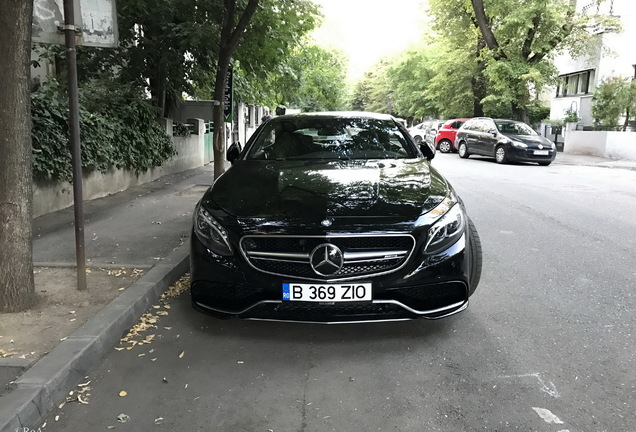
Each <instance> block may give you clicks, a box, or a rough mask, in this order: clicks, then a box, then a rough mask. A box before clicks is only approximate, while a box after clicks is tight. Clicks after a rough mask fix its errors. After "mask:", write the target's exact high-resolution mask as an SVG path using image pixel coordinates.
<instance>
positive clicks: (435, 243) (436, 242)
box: [423, 196, 466, 254]
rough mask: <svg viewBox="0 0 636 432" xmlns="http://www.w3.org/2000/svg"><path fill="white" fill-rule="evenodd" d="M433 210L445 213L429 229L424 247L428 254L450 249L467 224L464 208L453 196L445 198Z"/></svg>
mask: <svg viewBox="0 0 636 432" xmlns="http://www.w3.org/2000/svg"><path fill="white" fill-rule="evenodd" d="M432 212H438V213H443V214H444V215H443V216H442V217H441V218H440V219H439V220H438V221H437V222H435V223H434V224H433V225H432V226H431V227H430V228H429V229H428V233H427V238H426V245H425V246H424V249H423V251H424V253H426V254H435V253H437V252H440V251H443V250H445V249H448V247H449V246H451V245H452V244H453V243H455V242H456V241H457V240H459V238H460V237H461V236H462V234H463V233H464V227H465V225H466V215H465V214H464V210H463V208H462V206H461V204H460V203H459V202H457V201H456V200H454V198H453V197H452V196H451V197H447V198H446V199H444V201H442V202H441V203H440V204H439V205H438V206H437V207H436V208H435V209H433V210H432Z"/></svg>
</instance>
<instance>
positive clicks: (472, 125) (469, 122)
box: [464, 121, 475, 131]
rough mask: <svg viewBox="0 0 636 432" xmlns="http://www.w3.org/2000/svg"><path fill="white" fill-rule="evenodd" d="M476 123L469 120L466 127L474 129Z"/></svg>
mask: <svg viewBox="0 0 636 432" xmlns="http://www.w3.org/2000/svg"><path fill="white" fill-rule="evenodd" d="M474 125H475V122H474V121H467V122H466V124H465V126H464V129H466V130H469V131H471V130H473V129H474Z"/></svg>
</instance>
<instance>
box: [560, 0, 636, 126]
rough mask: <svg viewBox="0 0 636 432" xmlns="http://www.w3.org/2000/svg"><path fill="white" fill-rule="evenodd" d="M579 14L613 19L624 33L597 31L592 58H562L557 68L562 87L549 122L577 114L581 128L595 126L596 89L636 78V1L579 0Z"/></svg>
mask: <svg viewBox="0 0 636 432" xmlns="http://www.w3.org/2000/svg"><path fill="white" fill-rule="evenodd" d="M576 3H577V6H576V8H577V11H578V12H582V13H588V14H597V13H599V14H604V15H611V16H614V17H615V18H618V19H620V21H621V23H622V27H623V28H622V32H620V33H615V32H607V31H605V29H602V28H598V29H597V30H596V32H598V34H597V36H596V37H597V38H598V42H599V43H598V46H596V47H594V48H593V49H592V51H593V53H592V54H591V55H589V56H585V57H579V58H572V57H571V56H569V55H567V54H566V55H562V56H559V57H558V58H557V59H556V60H555V65H556V67H557V69H558V71H559V76H560V84H559V86H558V87H557V89H556V95H555V96H554V97H553V98H552V103H551V106H550V119H551V120H562V119H563V118H564V117H565V116H566V114H567V112H568V111H574V112H576V113H577V114H578V116H579V117H580V119H581V121H580V122H579V123H580V124H582V125H586V126H588V125H592V124H593V122H594V120H593V118H592V95H593V93H594V89H595V88H596V86H597V85H598V84H599V83H601V82H602V81H603V80H606V79H608V78H612V77H623V78H636V25H635V24H636V1H635V0H601V1H599V0H577V2H576Z"/></svg>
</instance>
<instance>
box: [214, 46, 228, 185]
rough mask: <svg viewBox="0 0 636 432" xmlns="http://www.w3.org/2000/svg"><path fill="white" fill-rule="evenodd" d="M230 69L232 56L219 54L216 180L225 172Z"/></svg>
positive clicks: (215, 112) (215, 116)
mask: <svg viewBox="0 0 636 432" xmlns="http://www.w3.org/2000/svg"><path fill="white" fill-rule="evenodd" d="M229 67H230V56H229V55H227V53H224V52H223V50H221V52H219V63H218V67H217V70H216V79H215V81H214V100H217V101H220V102H221V103H220V104H219V105H215V106H214V109H213V111H212V115H213V119H212V120H213V124H214V135H213V138H214V178H215V179H216V178H218V177H219V176H220V175H221V174H223V173H224V172H225V160H226V159H225V115H224V112H223V108H224V105H223V95H224V93H225V77H226V75H227V71H228V68H229Z"/></svg>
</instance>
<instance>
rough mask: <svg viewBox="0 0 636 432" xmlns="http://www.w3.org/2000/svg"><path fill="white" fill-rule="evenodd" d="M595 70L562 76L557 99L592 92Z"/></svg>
mask: <svg viewBox="0 0 636 432" xmlns="http://www.w3.org/2000/svg"><path fill="white" fill-rule="evenodd" d="M593 79H594V70H593V69H591V70H586V71H583V72H576V73H573V74H567V75H561V76H560V77H559V85H558V86H557V94H556V95H557V97H565V96H576V95H586V94H590V93H591V92H592V82H593Z"/></svg>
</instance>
